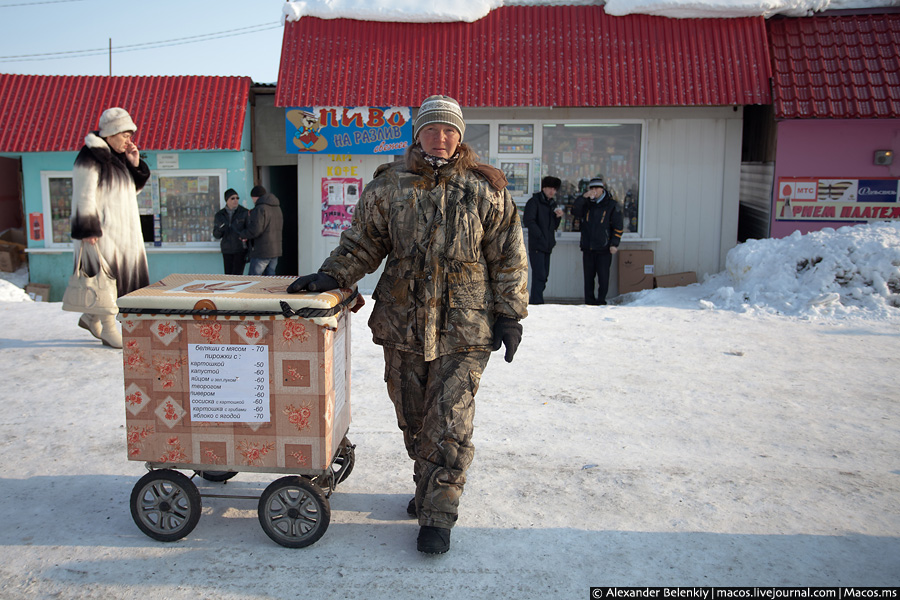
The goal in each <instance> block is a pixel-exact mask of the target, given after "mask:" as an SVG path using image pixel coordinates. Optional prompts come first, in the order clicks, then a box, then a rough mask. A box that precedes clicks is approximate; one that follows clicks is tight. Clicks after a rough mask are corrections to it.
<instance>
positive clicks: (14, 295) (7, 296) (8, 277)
mask: <svg viewBox="0 0 900 600" xmlns="http://www.w3.org/2000/svg"><path fill="white" fill-rule="evenodd" d="M27 283H28V267H21V268H20V269H19V270H18V271H16V272H15V273H0V302H34V301H33V300H32V299H31V297H30V296H29V295H28V294H26V293H25V290H24V289H23V288H24V287H25V285H26V284H27Z"/></svg>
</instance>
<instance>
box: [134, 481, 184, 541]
mask: <svg viewBox="0 0 900 600" xmlns="http://www.w3.org/2000/svg"><path fill="white" fill-rule="evenodd" d="M200 509H201V504H200V492H199V491H198V490H197V486H196V485H194V483H193V482H192V481H191V480H190V479H188V478H187V477H185V476H184V475H182V474H181V473H179V472H178V471H172V470H170V469H159V470H156V471H150V472H149V473H147V474H146V475H144V476H143V477H141V478H140V479H139V480H138V482H137V483H136V484H135V485H134V489H133V490H132V491H131V518H132V519H134V522H135V524H136V525H137V526H138V528H139V529H140V530H141V531H143V532H144V533H146V534H147V535H148V536H150V537H152V538H153V539H154V540H158V541H160V542H174V541H175V540H180V539H181V538H183V537H184V536H186V535H187V534H189V533H190V532H191V531H193V529H194V527H196V526H197V521H199V520H200Z"/></svg>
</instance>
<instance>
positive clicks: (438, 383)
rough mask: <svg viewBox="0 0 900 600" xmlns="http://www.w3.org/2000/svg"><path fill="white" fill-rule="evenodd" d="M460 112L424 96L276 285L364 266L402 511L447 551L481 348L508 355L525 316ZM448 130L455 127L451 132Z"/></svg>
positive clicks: (502, 230) (489, 189)
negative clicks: (330, 225)
mask: <svg viewBox="0 0 900 600" xmlns="http://www.w3.org/2000/svg"><path fill="white" fill-rule="evenodd" d="M464 131H465V122H464V121H463V119H462V112H461V111H460V109H459V105H458V104H456V102H455V101H454V100H452V99H450V98H447V97H446V96H432V97H430V98H428V99H426V100H425V101H424V102H423V104H422V107H421V108H420V109H419V113H418V115H417V117H416V120H415V125H414V138H415V139H416V143H415V144H414V145H413V146H412V147H411V148H410V149H409V150H408V152H407V155H406V157H405V158H404V160H402V161H397V162H395V163H393V164H390V165H383V166H382V167H380V168H379V169H378V170H377V171H376V173H375V178H374V179H373V180H372V181H371V182H370V183H369V184H368V185H367V186H366V188H365V190H364V191H363V194H362V196H361V198H360V201H359V204H358V206H357V209H356V212H355V214H354V216H353V223H352V225H351V227H350V229H348V230H347V231H345V232H344V233H343V234H342V236H341V241H340V244H339V246H338V247H337V248H336V249H335V250H334V251H333V252H332V254H331V256H330V257H329V258H327V259H326V260H325V262H324V263H323V264H322V267H321V268H320V270H319V272H318V273H316V274H313V275H307V276H305V277H301V278H299V279H298V280H297V281H295V282H294V283H293V284H291V286H290V287H289V288H288V291H291V292H296V291H300V290H310V291H325V290H327V289H334V288H335V287H338V286H340V287H349V286H352V285H353V284H354V283H356V282H357V281H358V280H359V279H361V278H362V277H363V276H364V275H365V274H366V273H371V272H373V271H375V270H376V269H377V268H378V266H379V265H380V264H381V262H382V260H384V259H385V258H386V259H387V262H386V264H385V268H384V272H383V274H382V276H381V279H380V280H379V282H378V285H377V286H376V288H375V293H374V294H373V298H374V300H375V306H374V308H373V310H372V315H371V318H370V319H369V327H370V328H371V329H372V334H373V338H374V341H375V343H377V344H380V345H381V346H383V347H384V353H385V381H386V382H387V386H388V393H389V395H390V397H391V400H392V401H393V403H394V406H395V409H396V412H397V421H398V425H399V426H400V429H401V430H402V431H403V434H404V441H405V443H406V448H407V452H408V453H409V456H410V458H412V459H413V460H414V461H415V466H414V475H413V479H414V481H415V482H416V495H415V498H414V499H413V501H411V502H410V506H409V507H408V509H407V510H408V511H409V512H410V514H411V515H415V516H417V517H418V520H419V525H420V526H421V529H420V533H419V538H418V549H419V550H420V551H422V552H428V553H442V552H446V551H447V549H449V539H450V538H449V534H450V528H451V527H452V526H453V524H454V523H455V522H456V519H457V509H458V505H459V497H460V495H461V494H462V490H463V486H464V484H465V472H466V469H467V468H468V466H469V464H470V463H471V461H472V458H473V456H474V446H473V445H472V442H471V437H472V429H473V427H472V421H473V418H474V397H475V393H476V391H477V389H478V383H479V381H480V378H481V373H482V371H483V370H484V367H485V365H486V364H487V361H488V357H489V356H490V352H491V350H499V349H500V346H501V344H503V345H505V346H506V356H505V358H506V360H507V362H511V361H512V358H513V355H514V354H515V351H516V347H517V346H518V343H519V341H520V340H521V331H522V329H521V325H519V323H518V321H519V320H520V319H522V318H524V317H525V316H526V315H527V303H528V300H527V298H528V292H527V281H528V267H527V259H526V252H525V246H524V243H523V237H522V227H521V223H520V221H519V214H518V211H517V209H516V206H515V204H514V203H513V201H512V198H511V197H510V195H509V192H508V191H507V190H506V178H505V177H504V176H503V174H502V173H501V172H500V171H498V170H497V169H495V168H493V167H490V166H488V165H482V164H478V163H476V162H475V158H476V156H475V154H474V152H472V150H471V149H469V148H468V146H466V145H465V144H462V143H460V141H461V139H462V134H463V133H464ZM454 136H455V137H454Z"/></svg>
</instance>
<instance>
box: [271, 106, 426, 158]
mask: <svg viewBox="0 0 900 600" xmlns="http://www.w3.org/2000/svg"><path fill="white" fill-rule="evenodd" d="M285 132H286V135H285V141H286V145H287V153H288V154H304V153H320V152H325V153H328V154H403V152H404V151H405V150H406V148H407V146H409V145H410V143H411V142H412V120H411V119H410V109H409V107H408V106H390V107H376V106H354V107H344V106H301V107H293V108H287V109H285Z"/></svg>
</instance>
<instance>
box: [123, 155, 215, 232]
mask: <svg viewBox="0 0 900 600" xmlns="http://www.w3.org/2000/svg"><path fill="white" fill-rule="evenodd" d="M224 183H225V172H224V171H217V172H214V171H160V172H159V173H154V174H153V175H151V181H150V187H151V190H150V191H151V195H150V198H146V199H144V200H145V201H144V202H140V200H141V198H140V197H138V200H139V203H140V204H141V206H140V209H141V214H142V215H146V214H153V215H159V232H158V233H156V232H154V233H155V235H154V240H155V241H157V242H162V244H164V245H181V244H187V243H197V242H207V243H212V242H214V241H215V240H214V239H213V236H212V224H213V218H214V216H215V214H216V212H217V211H218V210H219V209H220V208H221V207H222V205H223V199H222V194H223V193H224V192H225V188H224V187H223V184H224ZM142 195H143V194H142ZM148 200H149V204H148V203H146V202H147V201H148ZM154 226H155V225H154Z"/></svg>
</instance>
